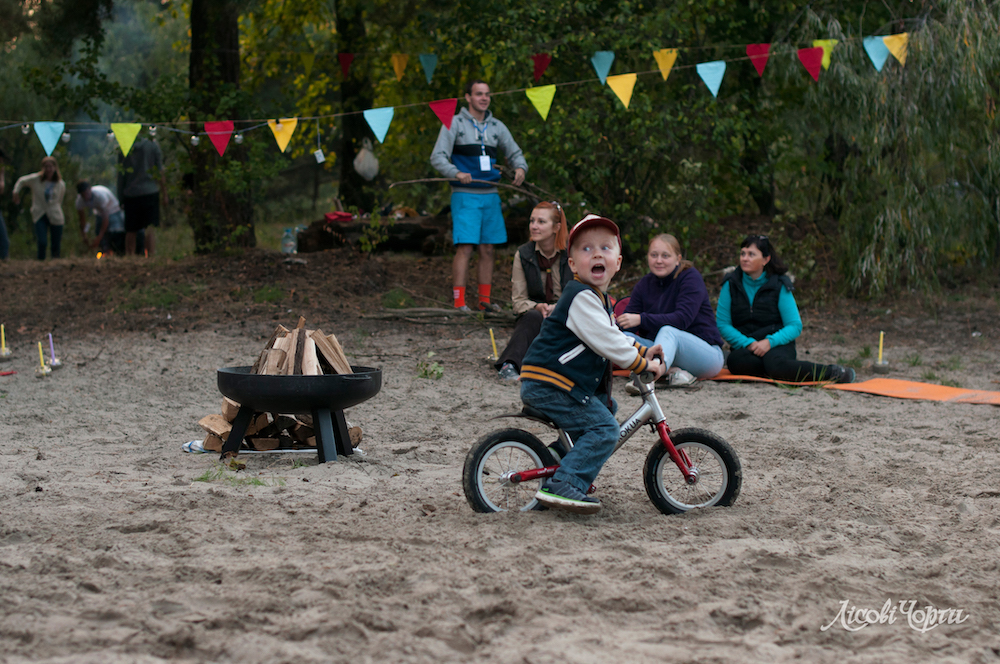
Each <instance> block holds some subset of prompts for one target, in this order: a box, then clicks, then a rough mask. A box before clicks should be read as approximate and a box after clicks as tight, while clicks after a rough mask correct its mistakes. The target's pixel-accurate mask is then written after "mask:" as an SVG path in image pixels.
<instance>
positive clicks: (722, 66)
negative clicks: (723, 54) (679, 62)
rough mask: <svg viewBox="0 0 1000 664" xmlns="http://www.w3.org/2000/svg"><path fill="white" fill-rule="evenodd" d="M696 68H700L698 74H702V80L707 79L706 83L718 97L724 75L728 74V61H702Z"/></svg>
mask: <svg viewBox="0 0 1000 664" xmlns="http://www.w3.org/2000/svg"><path fill="white" fill-rule="evenodd" d="M695 69H697V70H698V76H701V80H703V81H705V85H707V86H708V89H709V90H711V91H712V96H713V97H718V96H719V86H720V85H722V77H723V76H725V75H726V62H725V61H724V60H714V61H712V62H701V63H698V65H697V66H695Z"/></svg>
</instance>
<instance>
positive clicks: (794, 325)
mask: <svg viewBox="0 0 1000 664" xmlns="http://www.w3.org/2000/svg"><path fill="white" fill-rule="evenodd" d="M786 272H788V268H787V267H785V264H784V263H782V262H781V259H780V258H778V254H777V253H776V252H775V251H774V247H772V246H771V242H770V240H768V239H767V236H766V235H748V236H747V237H746V239H744V240H743V243H742V244H740V266H739V267H738V268H736V269H735V270H733V271H732V272H731V273H730V274H729V276H728V277H726V280H725V282H724V283H723V284H722V290H721V291H720V293H719V305H718V307H717V308H716V311H715V322H716V324H717V325H718V326H719V332H721V333H722V338H723V339H725V340H726V341H727V342H729V346H730V348H732V351H731V352H730V353H729V358H728V359H727V360H726V366H727V367H728V368H729V371H730V372H731V373H733V374H736V375H740V376H762V377H764V378H773V379H775V380H785V381H791V382H801V381H820V380H832V381H836V382H838V383H853V382H854V378H855V372H854V369H851V368H850V367H842V366H840V365H839V364H816V363H814V362H804V361H802V360H797V359H795V339H796V338H798V336H799V335H800V334H802V318H801V317H800V316H799V308H798V306H796V304H795V297H794V296H793V295H792V282H791V280H790V279H789V278H788V277H787V276H786V275H785V273H786Z"/></svg>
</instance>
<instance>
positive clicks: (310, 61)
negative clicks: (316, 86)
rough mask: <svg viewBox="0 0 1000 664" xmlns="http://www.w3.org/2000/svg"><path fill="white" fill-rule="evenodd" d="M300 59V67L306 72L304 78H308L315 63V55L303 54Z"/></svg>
mask: <svg viewBox="0 0 1000 664" xmlns="http://www.w3.org/2000/svg"><path fill="white" fill-rule="evenodd" d="M300 57H301V58H302V67H303V68H304V69H305V70H306V78H309V76H310V75H311V74H312V70H313V65H314V64H315V63H316V54H315V53H303V54H302V55H301V56H300Z"/></svg>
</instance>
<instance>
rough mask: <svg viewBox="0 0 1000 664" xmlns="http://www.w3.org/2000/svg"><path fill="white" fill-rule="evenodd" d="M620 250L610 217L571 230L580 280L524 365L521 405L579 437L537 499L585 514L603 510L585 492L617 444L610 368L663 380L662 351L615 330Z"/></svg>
mask: <svg viewBox="0 0 1000 664" xmlns="http://www.w3.org/2000/svg"><path fill="white" fill-rule="evenodd" d="M621 247H622V245H621V235H620V233H619V231H618V226H617V225H616V224H615V222H613V221H611V220H610V219H607V218H605V217H599V216H597V215H593V214H591V215H587V216H586V217H584V218H583V219H582V220H581V221H580V222H579V223H577V224H576V226H574V227H573V230H571V231H570V234H569V241H568V253H569V267H570V268H571V269H572V270H573V273H574V280H573V281H572V282H570V283H569V284H567V285H566V286H565V287H564V288H563V292H562V296H561V297H560V298H559V301H558V302H557V303H556V306H555V309H553V310H552V313H551V314H549V316H548V318H546V319H545V321H544V322H543V323H542V329H541V332H539V334H538V336H537V337H536V338H535V341H534V342H533V343H532V344H531V347H530V348H529V349H528V353H527V354H526V355H525V356H524V361H523V363H522V366H521V400H522V401H523V402H524V403H525V404H527V405H529V406H531V407H532V408H535V409H537V410H540V411H541V412H542V413H544V414H545V415H547V416H548V417H549V418H551V419H552V421H553V422H555V423H556V425H557V426H559V427H560V428H561V429H563V430H564V431H565V432H566V433H567V434H569V436H570V438H571V439H572V440H573V448H572V449H571V450H570V451H569V452H568V453H567V454H566V457H565V458H564V459H562V461H561V462H560V466H559V470H557V471H556V473H555V475H554V476H553V477H550V478H548V479H547V480H545V483H544V484H542V486H541V488H540V489H539V490H538V493H537V494H536V495H535V497H536V498H537V499H538V502H540V503H542V504H544V505H547V506H549V507H554V508H558V509H565V510H569V511H571V512H578V513H580V514H594V513H596V512H598V511H600V509H601V503H600V501H599V500H597V499H596V498H593V497H591V496H588V495H587V490H588V489H589V488H590V485H591V484H592V483H593V481H594V479H596V478H597V474H598V473H599V472H600V471H601V467H603V466H604V463H605V462H606V461H607V460H608V457H610V456H611V454H612V453H613V452H614V449H615V443H616V442H617V441H618V431H619V428H618V421H617V420H616V419H615V416H614V413H615V411H617V410H618V404H616V403H615V401H614V399H612V398H611V363H612V362H614V363H615V364H617V365H618V366H620V367H624V368H626V369H629V370H630V371H633V372H636V373H640V372H642V371H651V372H653V373H654V374H655V375H656V377H657V378H659V377H661V376H663V374H664V372H665V368H664V366H663V363H662V362H661V361H660V360H659V359H658V356H659V354H660V347H659V346H653V347H651V348H646V347H644V346H642V345H640V344H639V343H638V342H634V341H633V340H632V339H630V338H629V337H626V336H625V334H624V333H623V332H622V331H621V330H620V329H618V327H617V326H616V325H615V321H614V314H613V311H612V308H611V305H610V303H609V299H608V295H607V290H608V285H609V284H610V283H611V279H612V277H614V276H615V274H616V273H617V272H618V270H619V269H620V268H621V264H622V256H621Z"/></svg>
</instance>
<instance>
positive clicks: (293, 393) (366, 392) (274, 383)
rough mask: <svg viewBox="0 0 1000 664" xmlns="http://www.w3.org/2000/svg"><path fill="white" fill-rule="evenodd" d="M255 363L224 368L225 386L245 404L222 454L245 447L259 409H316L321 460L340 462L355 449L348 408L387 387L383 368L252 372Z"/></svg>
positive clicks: (220, 379) (224, 391)
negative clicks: (315, 373)
mask: <svg viewBox="0 0 1000 664" xmlns="http://www.w3.org/2000/svg"><path fill="white" fill-rule="evenodd" d="M250 369H251V367H223V368H221V369H219V371H218V384H219V391H220V392H222V394H223V396H226V397H229V398H230V399H232V400H233V401H235V402H236V403H238V404H240V411H239V414H238V415H237V416H236V419H235V420H233V429H232V431H231V432H230V433H229V437H228V438H227V439H226V444H225V445H224V446H223V448H222V456H223V458H225V457H226V456H229V455H230V454H236V453H238V452H239V449H240V443H242V442H243V436H244V435H245V434H246V429H247V426H248V425H249V424H250V419H251V418H252V417H253V414H254V413H289V414H295V415H297V414H310V415H312V416H313V426H314V428H315V429H316V449H317V453H318V454H319V461H320V463H325V462H327V461H335V460H336V459H337V453H338V452H340V453H341V454H345V455H349V454H352V453H353V450H352V448H351V443H350V437H349V436H348V433H347V422H346V420H345V419H344V409H345V408H350V407H351V406H355V405H357V404H359V403H361V402H363V401H367V400H368V399H370V398H372V397H373V396H375V395H376V394H378V391H379V390H380V389H381V388H382V370H381V369H375V368H372V367H351V370H352V371H353V372H354V373H351V374H324V375H322V376H270V375H259V374H252V373H250Z"/></svg>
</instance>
